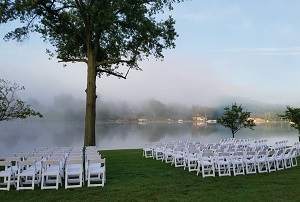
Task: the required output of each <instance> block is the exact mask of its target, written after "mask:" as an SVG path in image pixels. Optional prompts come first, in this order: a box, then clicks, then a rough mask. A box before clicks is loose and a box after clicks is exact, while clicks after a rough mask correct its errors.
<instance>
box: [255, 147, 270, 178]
mask: <svg viewBox="0 0 300 202" xmlns="http://www.w3.org/2000/svg"><path fill="white" fill-rule="evenodd" d="M256 163H257V171H258V172H259V173H266V172H268V163H267V152H266V151H260V152H258V153H257V155H256Z"/></svg>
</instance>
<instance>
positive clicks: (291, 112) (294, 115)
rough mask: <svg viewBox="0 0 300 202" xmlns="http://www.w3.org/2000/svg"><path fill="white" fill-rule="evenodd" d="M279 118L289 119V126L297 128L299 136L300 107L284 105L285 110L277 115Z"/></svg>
mask: <svg viewBox="0 0 300 202" xmlns="http://www.w3.org/2000/svg"><path fill="white" fill-rule="evenodd" d="M278 116H279V117H280V118H284V119H287V120H289V121H290V123H291V127H293V128H295V129H296V130H298V134H299V136H300V108H294V107H290V106H286V110H285V111H284V114H283V115H278Z"/></svg>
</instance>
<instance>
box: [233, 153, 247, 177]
mask: <svg viewBox="0 0 300 202" xmlns="http://www.w3.org/2000/svg"><path fill="white" fill-rule="evenodd" d="M231 162H232V167H233V175H234V176H236V175H245V168H244V154H243V152H235V153H234V154H233V155H232V160H231Z"/></svg>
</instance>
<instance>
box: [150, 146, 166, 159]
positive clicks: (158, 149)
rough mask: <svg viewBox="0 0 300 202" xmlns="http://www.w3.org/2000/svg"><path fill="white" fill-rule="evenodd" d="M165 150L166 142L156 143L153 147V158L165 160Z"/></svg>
mask: <svg viewBox="0 0 300 202" xmlns="http://www.w3.org/2000/svg"><path fill="white" fill-rule="evenodd" d="M164 150H165V144H164V143H156V144H155V146H154V148H153V158H155V159H156V160H163V159H164Z"/></svg>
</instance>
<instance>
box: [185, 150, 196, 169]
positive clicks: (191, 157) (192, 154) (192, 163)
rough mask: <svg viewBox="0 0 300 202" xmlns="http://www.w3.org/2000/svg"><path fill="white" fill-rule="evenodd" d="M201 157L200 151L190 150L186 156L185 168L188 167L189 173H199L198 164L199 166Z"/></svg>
mask: <svg viewBox="0 0 300 202" xmlns="http://www.w3.org/2000/svg"><path fill="white" fill-rule="evenodd" d="M198 156H199V150H197V149H189V150H188V151H187V152H186V154H185V166H184V169H185V168H186V167H188V170H189V172H191V171H197V164H198V160H199V158H198Z"/></svg>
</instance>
